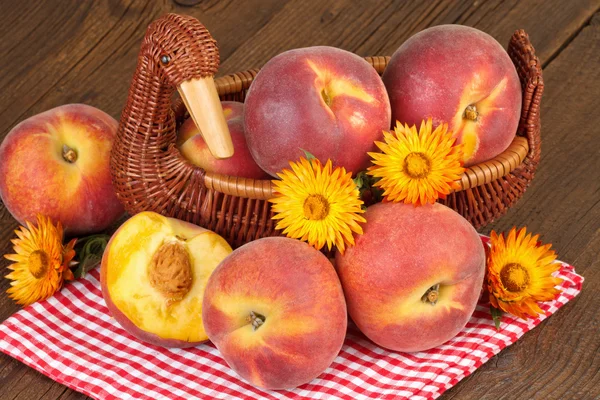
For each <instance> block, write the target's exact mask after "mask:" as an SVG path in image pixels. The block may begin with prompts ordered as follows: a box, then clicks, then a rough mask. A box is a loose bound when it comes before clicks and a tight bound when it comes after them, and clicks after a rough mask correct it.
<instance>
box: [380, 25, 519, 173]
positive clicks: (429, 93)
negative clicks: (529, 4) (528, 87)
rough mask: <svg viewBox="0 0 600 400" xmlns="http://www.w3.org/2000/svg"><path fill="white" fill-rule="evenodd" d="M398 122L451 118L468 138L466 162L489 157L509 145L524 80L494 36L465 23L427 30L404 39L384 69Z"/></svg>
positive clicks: (462, 138)
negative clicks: (521, 79)
mask: <svg viewBox="0 0 600 400" xmlns="http://www.w3.org/2000/svg"><path fill="white" fill-rule="evenodd" d="M382 78H383V82H384V83H385V86H386V88H387V90H388V93H389V96H390V103H391V106H392V119H393V121H400V122H402V123H408V124H409V125H413V124H415V125H417V126H418V125H419V124H420V123H421V121H422V120H426V119H427V118H429V117H432V118H433V122H434V125H435V126H437V125H439V124H440V123H442V122H447V123H448V125H449V129H450V130H452V132H453V133H454V136H455V137H456V138H457V141H458V142H459V143H464V150H465V158H464V161H465V165H466V166H469V165H473V164H477V163H480V162H483V161H486V160H489V159H491V158H493V157H495V156H497V155H498V154H500V153H501V152H503V151H504V150H506V148H507V147H508V146H509V145H510V143H511V141H512V139H513V138H514V137H515V134H516V132H517V126H518V124H519V117H520V114H521V96H522V95H521V84H520V82H519V77H518V75H517V71H516V69H515V67H514V64H513V63H512V62H511V60H510V57H509V56H508V54H507V52H506V51H505V50H504V48H502V46H501V45H500V43H498V42H497V41H496V40H495V39H494V38H493V37H491V36H490V35H488V34H487V33H485V32H482V31H480V30H478V29H475V28H471V27H467V26H461V25H440V26H434V27H432V28H428V29H425V30H423V31H421V32H419V33H417V34H416V35H414V36H412V37H411V38H409V39H408V40H407V41H406V42H404V43H403V44H402V45H401V46H400V47H399V48H398V49H397V50H396V51H395V52H394V54H393V55H392V57H391V59H390V62H389V64H388V66H387V67H386V69H385V72H384V73H383V76H382Z"/></svg>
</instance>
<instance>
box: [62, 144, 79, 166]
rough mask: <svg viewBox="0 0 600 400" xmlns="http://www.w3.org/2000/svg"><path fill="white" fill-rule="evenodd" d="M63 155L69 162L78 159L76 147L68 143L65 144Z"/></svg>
mask: <svg viewBox="0 0 600 400" xmlns="http://www.w3.org/2000/svg"><path fill="white" fill-rule="evenodd" d="M62 156H63V159H64V160H65V161H67V162H68V163H71V164H73V163H74V162H75V161H77V152H76V151H75V149H72V148H70V147H69V146H67V145H66V144H65V145H63V148H62Z"/></svg>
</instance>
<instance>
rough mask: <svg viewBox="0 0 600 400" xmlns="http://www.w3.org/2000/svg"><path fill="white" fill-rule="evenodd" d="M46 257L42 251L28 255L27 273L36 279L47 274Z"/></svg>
mask: <svg viewBox="0 0 600 400" xmlns="http://www.w3.org/2000/svg"><path fill="white" fill-rule="evenodd" d="M49 261H50V260H48V255H47V254H46V253H45V252H43V251H42V250H36V251H34V252H33V253H31V254H30V255H29V258H28V259H27V266H28V267H29V272H31V275H33V276H34V277H35V278H36V279H40V278H41V277H43V276H44V275H46V273H47V272H48V264H49Z"/></svg>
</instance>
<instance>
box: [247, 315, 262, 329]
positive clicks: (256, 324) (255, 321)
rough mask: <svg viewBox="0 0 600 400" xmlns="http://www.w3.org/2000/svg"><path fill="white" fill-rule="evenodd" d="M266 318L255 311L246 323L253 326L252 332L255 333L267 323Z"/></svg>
mask: <svg viewBox="0 0 600 400" xmlns="http://www.w3.org/2000/svg"><path fill="white" fill-rule="evenodd" d="M265 319H266V318H265V316H264V315H261V314H259V313H255V312H254V311H250V315H249V316H247V317H246V321H248V322H250V323H251V324H252V330H253V331H255V330H257V329H258V328H260V326H261V325H262V324H264V323H265Z"/></svg>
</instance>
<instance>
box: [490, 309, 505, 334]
mask: <svg viewBox="0 0 600 400" xmlns="http://www.w3.org/2000/svg"><path fill="white" fill-rule="evenodd" d="M490 312H491V313H492V319H493V320H494V325H496V330H497V331H499V330H500V322H501V320H502V314H503V313H502V310H500V309H498V308H496V307H494V306H490Z"/></svg>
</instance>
